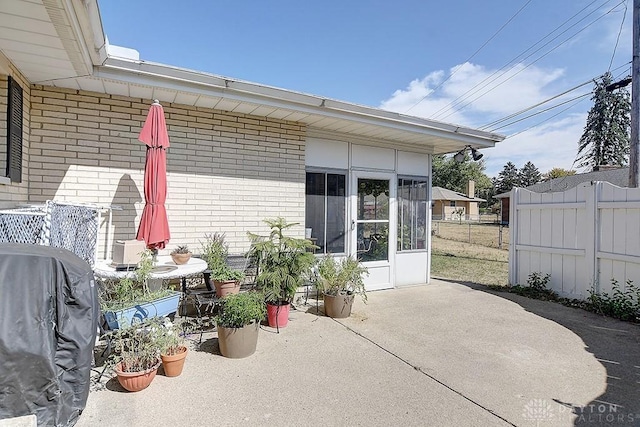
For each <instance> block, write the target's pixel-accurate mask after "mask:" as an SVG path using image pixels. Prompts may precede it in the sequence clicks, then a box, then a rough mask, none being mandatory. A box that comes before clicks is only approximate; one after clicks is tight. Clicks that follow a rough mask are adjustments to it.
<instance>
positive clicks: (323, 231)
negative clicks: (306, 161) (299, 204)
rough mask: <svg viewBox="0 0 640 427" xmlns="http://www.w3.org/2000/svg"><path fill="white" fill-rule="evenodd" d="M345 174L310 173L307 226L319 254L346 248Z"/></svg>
mask: <svg viewBox="0 0 640 427" xmlns="http://www.w3.org/2000/svg"><path fill="white" fill-rule="evenodd" d="M346 181H347V180H346V175H344V174H336V173H324V172H307V183H306V190H305V194H306V200H305V201H306V205H305V206H306V207H305V209H306V214H305V227H306V228H307V229H309V228H310V229H311V239H312V240H313V241H314V243H315V244H316V245H317V246H319V247H320V249H319V250H318V252H320V253H329V252H330V253H343V252H344V251H345V238H346V227H345V213H346V203H347V199H346Z"/></svg>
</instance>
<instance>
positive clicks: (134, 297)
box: [100, 249, 170, 311]
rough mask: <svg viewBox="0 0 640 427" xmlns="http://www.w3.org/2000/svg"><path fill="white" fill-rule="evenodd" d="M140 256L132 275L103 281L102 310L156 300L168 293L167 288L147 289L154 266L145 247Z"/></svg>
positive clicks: (150, 255) (117, 308)
mask: <svg viewBox="0 0 640 427" xmlns="http://www.w3.org/2000/svg"><path fill="white" fill-rule="evenodd" d="M140 256H141V258H140V262H139V263H138V265H137V267H136V270H135V271H134V272H133V275H127V277H124V278H122V279H119V280H116V281H114V282H105V286H104V288H103V289H102V290H101V295H100V307H101V309H102V311H116V310H121V309H124V308H128V307H132V306H134V305H136V304H142V303H146V302H151V301H154V300H157V299H159V298H162V297H165V296H167V295H168V294H169V293H170V290H169V289H159V290H156V291H150V290H149V287H148V285H147V280H148V279H149V275H150V274H151V270H153V267H154V264H153V254H152V253H151V251H150V250H148V249H146V250H144V251H143V252H141V254H140Z"/></svg>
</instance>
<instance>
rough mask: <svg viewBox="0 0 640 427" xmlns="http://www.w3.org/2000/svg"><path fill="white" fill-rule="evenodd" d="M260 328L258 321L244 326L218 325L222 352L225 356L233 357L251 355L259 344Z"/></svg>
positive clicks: (219, 343) (238, 357)
mask: <svg viewBox="0 0 640 427" xmlns="http://www.w3.org/2000/svg"><path fill="white" fill-rule="evenodd" d="M259 330H260V325H259V324H258V323H257V322H253V323H250V324H248V325H246V326H243V327H242V328H225V327H222V326H218V345H219V346H220V353H221V354H222V355H223V356H224V357H229V358H232V359H240V358H243V357H247V356H251V355H252V354H253V353H255V351H256V347H257V346H258V331H259Z"/></svg>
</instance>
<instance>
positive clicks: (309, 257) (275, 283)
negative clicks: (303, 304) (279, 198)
mask: <svg viewBox="0 0 640 427" xmlns="http://www.w3.org/2000/svg"><path fill="white" fill-rule="evenodd" d="M264 222H265V223H267V225H269V227H270V228H271V233H270V234H269V235H268V236H260V235H257V234H253V233H247V234H248V235H249V239H250V240H251V249H250V251H249V256H251V257H255V259H257V260H258V276H257V277H256V283H257V285H258V287H259V288H260V289H261V290H262V291H263V292H264V296H265V299H266V301H267V302H269V303H272V304H282V303H285V302H291V301H292V300H293V297H294V296H295V293H296V291H297V290H298V288H299V287H300V286H302V284H303V283H304V282H305V280H307V279H308V278H309V277H310V275H311V269H312V267H313V266H314V264H315V262H316V259H315V256H314V255H313V253H312V252H311V251H312V250H313V248H315V247H316V246H315V245H314V244H313V243H312V242H310V241H309V240H306V239H300V238H295V237H290V236H286V235H285V234H284V232H285V230H288V229H290V228H291V227H294V226H296V225H298V224H297V223H288V222H287V221H286V220H285V219H284V218H282V217H278V218H276V219H267V220H265V221H264Z"/></svg>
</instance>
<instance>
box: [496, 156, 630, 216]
mask: <svg viewBox="0 0 640 427" xmlns="http://www.w3.org/2000/svg"><path fill="white" fill-rule="evenodd" d="M600 168H601V169H602V170H599V171H596V172H587V173H579V174H576V175H569V176H563V177H560V178H554V179H551V180H549V181H545V182H540V183H538V184H533V185H530V186H528V187H525V190H529V191H533V192H534V193H558V192H563V191H567V190H568V189H570V188H574V187H577V186H578V184H582V183H583V182H594V181H602V182H609V183H611V184H613V185H616V186H618V187H628V186H629V168H616V167H605V166H600ZM510 195H511V192H508V193H502V194H498V195H497V196H495V198H496V199H498V200H500V218H501V221H502V223H503V224H509V203H510Z"/></svg>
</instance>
